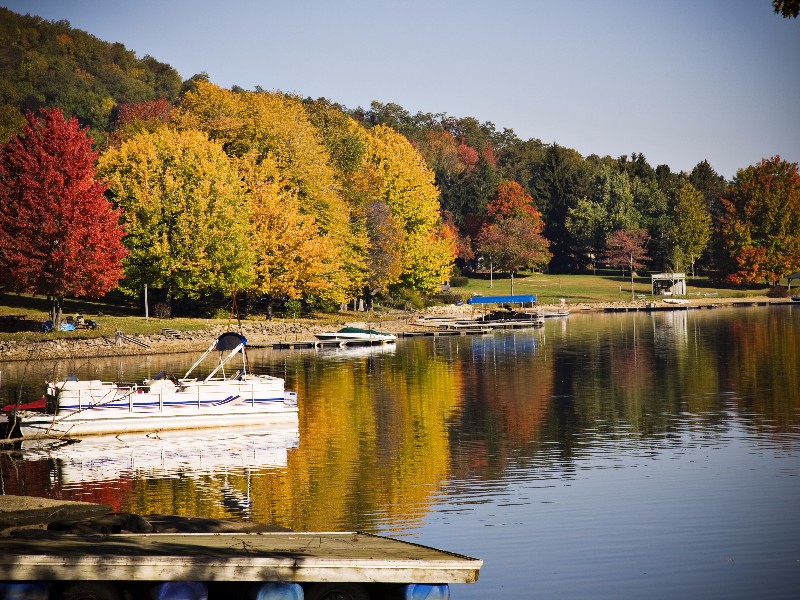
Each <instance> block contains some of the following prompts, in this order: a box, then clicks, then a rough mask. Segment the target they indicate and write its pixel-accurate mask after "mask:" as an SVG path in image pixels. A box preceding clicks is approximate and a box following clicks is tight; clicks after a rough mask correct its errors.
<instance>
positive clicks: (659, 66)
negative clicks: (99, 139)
mask: <svg viewBox="0 0 800 600" xmlns="http://www.w3.org/2000/svg"><path fill="white" fill-rule="evenodd" d="M0 4H2V5H4V6H6V7H8V8H10V9H12V10H14V11H16V12H21V13H31V14H36V15H39V16H41V17H43V18H45V19H48V20H60V19H66V20H68V21H69V22H70V23H71V24H72V26H73V27H76V28H79V29H83V30H85V31H88V32H90V33H92V34H93V35H95V36H97V37H99V38H101V39H104V40H107V41H117V42H121V43H123V44H124V45H125V46H126V47H127V48H129V49H131V50H133V51H135V52H136V53H137V55H139V56H143V55H145V54H149V55H151V56H153V57H155V58H156V59H158V60H161V61H163V62H166V63H169V64H171V65H172V66H173V67H175V68H176V69H177V70H178V72H179V73H180V74H181V76H182V77H183V78H184V79H186V78H188V77H190V76H192V75H194V74H196V73H199V72H202V71H205V72H207V73H208V74H209V76H210V79H211V81H213V82H215V83H217V84H219V85H222V86H224V87H230V86H232V85H234V84H236V85H239V86H241V87H243V88H246V89H252V88H254V87H255V86H256V85H259V86H261V87H262V88H264V89H268V90H281V91H285V92H294V93H297V94H300V95H302V96H311V97H315V98H316V97H320V96H322V97H326V98H329V99H331V100H333V101H336V102H340V103H342V104H344V105H345V106H347V107H348V108H356V107H358V106H362V107H365V108H366V107H368V106H369V104H370V102H371V101H373V100H377V101H380V102H384V103H387V102H395V103H397V104H399V105H401V106H402V107H404V108H405V109H406V110H407V111H409V112H410V113H412V114H413V113H416V112H417V111H422V112H433V113H437V112H445V113H447V114H449V115H451V116H455V117H465V116H472V117H475V118H477V119H478V120H480V121H491V122H492V123H494V124H495V126H496V127H497V129H498V130H502V129H503V128H509V129H513V130H514V132H515V133H516V134H517V135H518V136H519V137H520V138H522V139H528V138H538V139H541V140H542V141H544V142H547V143H550V142H557V143H559V144H561V145H564V146H569V147H571V148H575V149H576V150H578V151H579V152H580V153H581V154H583V155H584V156H587V155H589V154H592V153H595V154H600V155H606V154H610V155H612V156H615V157H616V156H619V155H622V154H630V153H632V152H642V153H644V155H645V156H646V158H647V160H648V161H649V162H650V164H651V165H653V166H656V165H658V164H668V165H669V166H670V168H672V170H673V171H680V170H687V171H688V170H691V169H692V167H693V166H694V165H695V164H697V163H698V162H699V161H701V160H703V159H707V160H708V161H709V162H710V163H711V165H712V166H713V167H714V168H715V169H716V170H717V172H719V173H720V174H722V175H724V176H726V177H728V178H731V177H733V175H734V174H735V172H736V170H737V169H739V168H742V167H746V166H748V165H751V164H756V163H757V162H758V161H759V160H760V159H761V158H765V157H770V156H773V155H775V154H780V155H781V156H782V157H783V158H785V159H787V160H790V161H792V162H798V161H800V19H783V18H782V17H780V16H779V15H776V14H774V13H773V12H772V4H771V0H595V1H589V0H570V1H569V2H567V1H562V0H548V1H544V0H541V1H540V0H487V1H475V0H446V1H437V0H394V1H383V0H329V1H324V0H294V1H287V0H278V1H276V0H260V1H259V0H227V1H219V2H217V1H212V0H127V1H125V2H123V1H121V0H27V1H26V0H0Z"/></svg>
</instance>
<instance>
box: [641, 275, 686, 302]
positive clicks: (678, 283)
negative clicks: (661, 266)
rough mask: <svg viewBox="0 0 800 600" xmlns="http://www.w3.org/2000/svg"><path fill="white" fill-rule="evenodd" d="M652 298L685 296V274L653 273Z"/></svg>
mask: <svg viewBox="0 0 800 600" xmlns="http://www.w3.org/2000/svg"><path fill="white" fill-rule="evenodd" d="M650 280H651V283H652V286H653V296H685V295H686V273H653V274H652V275H651V276H650Z"/></svg>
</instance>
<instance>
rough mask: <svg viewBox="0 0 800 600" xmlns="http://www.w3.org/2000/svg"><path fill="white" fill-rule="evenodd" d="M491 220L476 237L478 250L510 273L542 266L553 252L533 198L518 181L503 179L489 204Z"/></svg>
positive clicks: (512, 281)
mask: <svg viewBox="0 0 800 600" xmlns="http://www.w3.org/2000/svg"><path fill="white" fill-rule="evenodd" d="M486 213H487V215H488V218H489V221H488V222H487V223H486V224H485V225H484V226H483V228H482V229H481V232H480V233H479V234H478V238H477V240H476V242H477V246H478V252H479V254H480V255H481V256H483V257H484V258H487V259H489V262H490V263H491V264H492V265H497V267H499V268H500V269H501V270H505V271H508V272H509V273H510V275H511V293H512V294H513V293H514V274H515V273H516V272H517V271H518V270H519V269H521V268H523V267H541V266H543V265H544V264H546V263H547V262H548V261H549V260H550V258H551V254H550V251H549V249H548V248H549V243H548V241H547V240H546V239H545V238H544V237H543V236H542V234H541V233H542V229H543V227H544V223H543V222H542V217H541V214H540V213H539V211H538V210H537V209H536V207H535V206H534V204H533V198H532V197H531V195H530V194H528V193H527V192H525V190H523V189H522V186H520V185H519V184H518V183H517V182H515V181H503V182H501V183H500V184H499V185H498V186H497V194H496V195H495V197H494V198H493V199H492V200H491V201H490V202H489V204H488V205H487V207H486Z"/></svg>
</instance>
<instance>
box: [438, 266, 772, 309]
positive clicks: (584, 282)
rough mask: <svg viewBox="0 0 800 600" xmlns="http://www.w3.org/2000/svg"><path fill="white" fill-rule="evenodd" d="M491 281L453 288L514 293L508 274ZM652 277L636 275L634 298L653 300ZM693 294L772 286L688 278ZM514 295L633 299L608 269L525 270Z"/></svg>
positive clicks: (541, 299)
mask: <svg viewBox="0 0 800 600" xmlns="http://www.w3.org/2000/svg"><path fill="white" fill-rule="evenodd" d="M492 279H493V280H492V281H490V279H489V276H488V274H487V275H486V277H485V278H480V279H478V278H470V280H469V283H468V284H467V286H465V287H459V288H452V290H453V292H454V293H456V294H459V295H463V296H464V297H469V296H472V295H473V294H477V295H480V296H500V295H508V294H510V293H511V280H510V278H509V277H508V275H507V274H502V275H501V277H500V278H498V277H497V275H495V276H494V277H493V278H492ZM650 285H651V284H650V277H649V276H648V277H634V280H633V290H634V291H633V293H634V297H635V298H637V299H641V296H644V297H645V299H647V300H652V299H653V296H652V295H651V287H650ZM686 287H687V290H686V291H687V293H688V295H689V297H692V296H700V297H703V296H705V295H708V296H711V297H713V296H717V297H721V298H722V297H724V298H745V297H747V296H760V295H764V294H766V292H767V291H768V289H769V288H767V287H764V288H762V289H752V290H741V289H732V288H724V287H723V288H721V287H715V286H714V285H713V284H711V283H709V281H708V280H707V279H706V278H703V277H696V278H689V279H688V280H687V285H686ZM514 294H515V295H521V294H534V295H535V296H536V300H537V302H538V303H539V304H557V303H558V302H559V299H560V298H564V299H565V300H566V301H567V303H568V304H576V303H579V302H589V303H591V302H618V301H623V302H629V301H630V300H631V280H630V278H629V277H623V276H622V275H621V274H620V273H619V272H616V273H612V272H606V273H602V274H597V275H543V274H541V273H532V274H526V273H522V274H520V275H517V276H516V277H514Z"/></svg>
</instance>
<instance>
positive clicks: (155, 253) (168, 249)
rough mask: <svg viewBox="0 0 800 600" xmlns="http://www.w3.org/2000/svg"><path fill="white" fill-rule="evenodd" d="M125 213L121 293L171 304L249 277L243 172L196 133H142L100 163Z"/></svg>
mask: <svg viewBox="0 0 800 600" xmlns="http://www.w3.org/2000/svg"><path fill="white" fill-rule="evenodd" d="M99 172H100V173H101V174H102V175H103V177H105V178H106V179H107V180H108V181H109V191H110V193H111V195H112V198H113V200H114V201H115V202H116V203H117V205H119V206H121V207H123V208H124V209H125V228H126V235H125V244H126V246H127V247H128V248H129V250H130V254H129V255H128V257H127V258H126V259H125V281H124V289H125V290H126V291H127V292H129V293H132V294H136V293H138V292H139V291H140V290H141V289H142V286H143V285H145V284H148V285H149V286H150V287H152V288H157V289H161V290H162V291H163V294H164V297H165V299H166V300H167V301H168V302H171V300H172V299H173V298H179V297H188V298H196V297H198V296H199V295H201V294H203V293H206V292H209V291H212V290H217V291H221V292H226V293H229V292H230V290H231V288H232V287H235V288H236V289H240V290H241V289H246V287H247V286H248V285H249V283H250V281H251V277H252V262H253V257H252V248H251V244H250V238H249V233H250V223H249V212H248V205H247V201H246V198H245V195H244V193H243V190H242V186H241V181H240V176H239V173H238V172H237V170H236V168H235V167H234V165H233V164H232V163H231V161H230V160H229V158H228V157H227V156H226V155H225V153H224V152H223V150H222V145H221V144H220V143H218V142H213V141H210V140H209V139H208V138H207V137H206V135H205V134H204V133H202V132H199V131H175V130H174V129H170V128H167V127H163V128H162V129H160V130H159V131H157V132H153V133H151V132H146V131H143V132H141V133H138V134H136V135H134V136H133V137H132V138H130V139H129V140H127V141H125V142H124V143H123V144H121V145H120V146H119V147H118V148H111V149H109V150H108V151H107V152H106V153H105V154H104V155H103V156H102V157H101V159H100V162H99Z"/></svg>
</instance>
